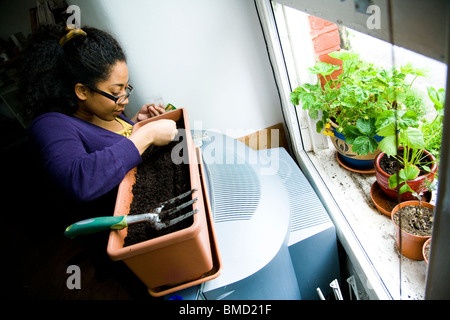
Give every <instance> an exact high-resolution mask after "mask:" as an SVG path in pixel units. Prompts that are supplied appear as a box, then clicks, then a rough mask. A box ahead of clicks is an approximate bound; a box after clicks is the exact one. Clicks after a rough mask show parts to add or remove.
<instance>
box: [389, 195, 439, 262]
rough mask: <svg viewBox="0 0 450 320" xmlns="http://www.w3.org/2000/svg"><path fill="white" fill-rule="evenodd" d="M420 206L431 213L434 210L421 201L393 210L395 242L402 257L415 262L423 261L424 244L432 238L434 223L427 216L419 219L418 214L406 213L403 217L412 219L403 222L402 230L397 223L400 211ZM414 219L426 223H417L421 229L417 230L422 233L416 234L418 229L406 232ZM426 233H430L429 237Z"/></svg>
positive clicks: (407, 202) (402, 205)
mask: <svg viewBox="0 0 450 320" xmlns="http://www.w3.org/2000/svg"><path fill="white" fill-rule="evenodd" d="M419 206H421V207H424V208H429V209H431V213H432V212H433V210H434V206H433V205H432V204H430V203H428V202H423V201H422V202H420V203H419V201H417V200H413V201H405V202H402V203H400V204H398V205H397V206H396V207H395V208H394V209H393V210H392V215H391V219H392V222H393V223H394V226H395V242H396V244H397V248H399V250H401V254H402V255H404V256H405V257H407V258H410V259H413V260H423V247H424V243H425V242H426V241H427V240H428V239H430V238H431V228H432V223H428V218H429V216H427V215H426V214H424V215H423V216H424V217H419V216H417V214H416V215H414V216H413V215H412V214H411V215H408V214H406V213H402V215H403V216H406V217H411V218H410V219H408V221H403V222H402V225H401V229H400V227H399V225H398V223H397V222H396V221H397V219H396V215H397V216H398V211H399V210H402V209H403V208H405V207H412V208H413V209H414V207H419ZM397 218H398V217H397ZM412 219H417V220H424V221H425V222H423V223H417V225H419V228H417V230H419V231H420V233H418V232H417V233H416V229H414V231H410V232H408V231H406V230H404V229H406V226H405V225H409V224H412V223H413V222H412ZM426 231H428V232H426ZM425 233H428V234H429V235H425ZM421 234H423V235H421ZM400 241H401V243H400Z"/></svg>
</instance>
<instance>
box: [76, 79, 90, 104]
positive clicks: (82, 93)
mask: <svg viewBox="0 0 450 320" xmlns="http://www.w3.org/2000/svg"><path fill="white" fill-rule="evenodd" d="M75 94H76V95H77V97H78V99H80V100H83V101H84V100H86V98H87V94H88V88H87V87H86V86H85V85H84V84H81V83H77V84H76V85H75Z"/></svg>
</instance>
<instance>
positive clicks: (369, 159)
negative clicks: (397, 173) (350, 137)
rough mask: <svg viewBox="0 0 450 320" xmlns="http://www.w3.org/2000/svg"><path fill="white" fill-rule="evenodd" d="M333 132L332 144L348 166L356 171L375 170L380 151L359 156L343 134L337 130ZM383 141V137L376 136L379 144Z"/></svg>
mask: <svg viewBox="0 0 450 320" xmlns="http://www.w3.org/2000/svg"><path fill="white" fill-rule="evenodd" d="M333 132H334V136H330V138H331V142H332V143H333V145H334V147H335V148H336V150H337V151H338V152H339V155H340V157H341V159H342V161H343V162H344V163H345V164H346V165H348V166H349V167H351V168H352V169H356V170H366V169H373V165H374V162H373V161H374V159H375V157H376V156H377V155H378V154H379V153H380V150H379V149H377V150H376V151H375V152H371V153H369V154H366V155H359V154H357V153H355V152H353V151H352V145H351V144H348V143H347V142H346V141H345V137H344V135H343V134H342V133H339V132H337V131H336V129H335V128H333ZM382 139H383V137H381V136H375V140H377V141H378V142H380V141H381V140H382Z"/></svg>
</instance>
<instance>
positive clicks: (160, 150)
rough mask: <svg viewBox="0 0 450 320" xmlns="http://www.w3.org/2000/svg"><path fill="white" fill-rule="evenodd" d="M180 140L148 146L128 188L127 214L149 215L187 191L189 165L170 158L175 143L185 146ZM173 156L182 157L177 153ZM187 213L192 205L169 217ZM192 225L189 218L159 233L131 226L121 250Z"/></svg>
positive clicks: (141, 225) (181, 125)
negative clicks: (128, 204) (129, 202)
mask: <svg viewBox="0 0 450 320" xmlns="http://www.w3.org/2000/svg"><path fill="white" fill-rule="evenodd" d="M177 128H184V123H183V121H182V120H179V121H178V122H177ZM180 140H181V141H174V142H171V143H169V144H168V145H166V146H162V147H155V146H150V147H149V148H148V149H147V150H146V151H145V152H144V153H143V155H142V163H141V164H140V165H139V166H138V167H137V172H136V182H135V184H134V185H133V189H132V192H133V201H132V203H131V205H130V213H129V214H130V215H133V214H141V213H147V212H151V211H152V210H153V209H154V208H156V207H158V205H159V204H160V203H161V202H164V201H166V200H168V199H171V198H173V197H176V196H178V195H180V194H182V193H184V192H186V191H189V190H190V177H189V165H188V164H185V163H181V164H175V163H174V161H172V158H171V156H172V150H174V148H175V147H177V145H178V144H180V143H186V142H185V141H183V139H180ZM175 150H180V152H183V150H185V148H177V149H175ZM177 156H180V157H182V156H183V155H182V154H179V155H177ZM194 196H195V194H194ZM188 200H190V198H189V197H187V198H184V199H182V200H181V201H180V202H178V203H175V204H173V205H171V207H173V206H177V205H179V204H180V203H182V202H185V201H188ZM167 209H170V207H169V206H166V207H165V208H164V211H165V210H167ZM191 210H192V206H188V207H186V208H184V209H183V210H181V211H179V212H178V213H176V214H174V215H173V216H172V218H173V217H177V216H179V215H181V214H184V213H186V212H189V211H191ZM164 211H163V213H164ZM163 213H162V214H163ZM192 223H193V217H189V218H186V219H185V220H183V221H181V222H179V223H177V224H175V225H173V226H171V227H168V228H166V229H162V230H159V231H158V230H155V229H153V228H152V227H151V226H150V224H149V223H146V222H142V223H136V224H132V225H130V226H129V227H128V234H127V237H126V238H125V240H124V247H126V246H130V245H133V244H136V243H139V242H142V241H146V240H150V239H153V238H156V237H159V236H162V235H165V234H168V233H171V232H174V231H178V230H181V229H184V228H188V227H190V226H191V225H192Z"/></svg>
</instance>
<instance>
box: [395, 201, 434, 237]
mask: <svg viewBox="0 0 450 320" xmlns="http://www.w3.org/2000/svg"><path fill="white" fill-rule="evenodd" d="M399 217H401V224H400V222H399V221H400V218H399ZM394 222H395V224H396V225H398V226H400V228H401V229H402V230H403V231H406V232H408V233H410V234H413V235H416V236H422V237H423V236H431V231H432V229H433V210H432V209H430V208H426V207H419V206H405V207H403V208H401V209H399V210H398V211H397V212H396V213H395V214H394Z"/></svg>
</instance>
